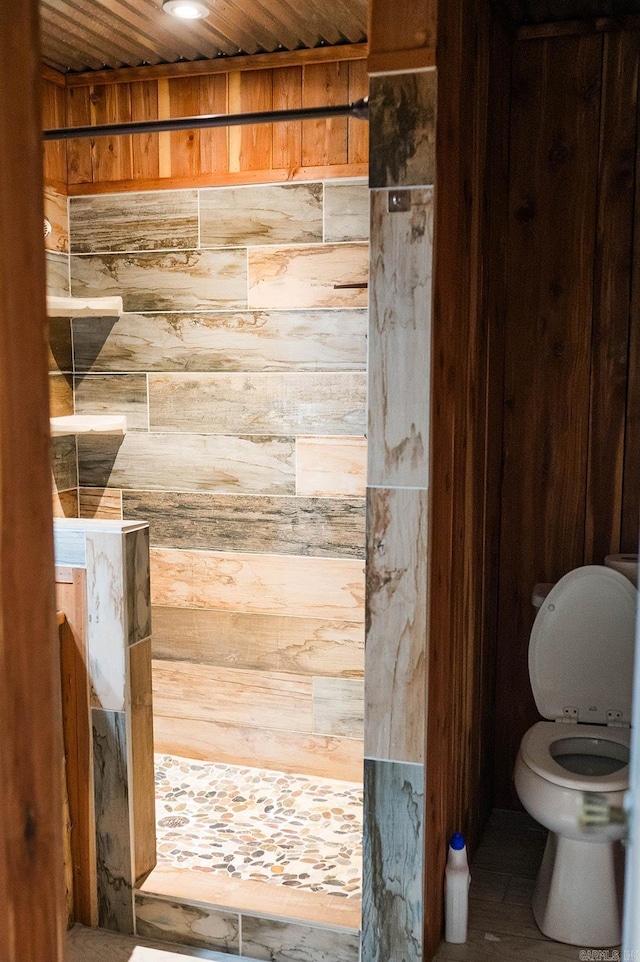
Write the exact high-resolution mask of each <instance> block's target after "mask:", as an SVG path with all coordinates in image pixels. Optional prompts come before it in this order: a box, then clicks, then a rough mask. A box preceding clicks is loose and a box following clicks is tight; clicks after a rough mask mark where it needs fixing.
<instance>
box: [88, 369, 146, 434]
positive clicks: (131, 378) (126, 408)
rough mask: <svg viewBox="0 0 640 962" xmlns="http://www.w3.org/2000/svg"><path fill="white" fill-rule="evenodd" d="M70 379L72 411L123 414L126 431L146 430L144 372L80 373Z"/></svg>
mask: <svg viewBox="0 0 640 962" xmlns="http://www.w3.org/2000/svg"><path fill="white" fill-rule="evenodd" d="M73 381H74V395H75V402H76V414H124V415H125V416H126V418H127V431H147V430H148V428H149V412H148V406H147V378H146V375H144V374H82V375H77V374H76V376H75V377H74V379H73Z"/></svg>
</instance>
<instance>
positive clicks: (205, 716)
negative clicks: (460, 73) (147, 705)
mask: <svg viewBox="0 0 640 962" xmlns="http://www.w3.org/2000/svg"><path fill="white" fill-rule="evenodd" d="M153 703H154V708H155V712H156V715H159V716H164V717H173V718H188V719H191V720H194V721H197V720H202V721H209V722H215V723H217V724H222V725H234V726H236V727H238V728H245V727H247V728H268V729H273V728H275V729H280V730H283V731H289V732H295V731H297V732H311V731H313V689H312V682H311V679H310V678H305V677H303V676H302V675H290V674H286V673H284V672H282V673H276V672H267V671H248V670H246V669H235V668H219V667H216V666H213V665H201V664H197V665H196V664H194V663H193V662H180V661H154V663H153Z"/></svg>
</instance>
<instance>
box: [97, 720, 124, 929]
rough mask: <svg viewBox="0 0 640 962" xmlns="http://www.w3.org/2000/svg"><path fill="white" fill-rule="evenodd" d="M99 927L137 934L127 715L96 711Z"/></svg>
mask: <svg viewBox="0 0 640 962" xmlns="http://www.w3.org/2000/svg"><path fill="white" fill-rule="evenodd" d="M91 718H92V724H93V758H94V767H93V771H94V790H95V818H96V871H97V881H98V925H99V926H100V927H101V928H105V929H113V930H115V931H117V932H133V931H134V919H133V864H132V853H131V839H130V834H129V832H130V828H129V775H128V769H127V742H126V738H127V735H126V720H125V714H124V712H120V711H102V709H96V708H93V709H92V711H91Z"/></svg>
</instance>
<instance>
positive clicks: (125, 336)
mask: <svg viewBox="0 0 640 962" xmlns="http://www.w3.org/2000/svg"><path fill="white" fill-rule="evenodd" d="M73 335H74V350H75V362H76V371H96V372H97V371H114V372H115V371H117V372H121V371H259V372H264V371H286V370H289V371H341V370H343V371H363V370H364V369H365V366H366V357H367V312H366V311H365V310H341V311H334V310H324V311H323V310H317V311H313V310H308V311H219V312H216V313H202V314H188V313H181V314H123V315H122V316H121V317H120V318H119V320H117V321H115V323H114V322H113V321H112V320H110V319H106V318H105V319H100V318H92V319H91V320H87V319H84V318H78V319H75V320H74V321H73ZM64 369H65V370H68V368H64Z"/></svg>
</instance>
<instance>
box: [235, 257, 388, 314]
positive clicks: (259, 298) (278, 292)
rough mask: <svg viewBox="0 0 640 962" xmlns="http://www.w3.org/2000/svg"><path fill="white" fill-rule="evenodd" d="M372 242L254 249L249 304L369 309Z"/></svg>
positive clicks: (283, 307) (269, 306) (250, 274)
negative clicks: (368, 286)
mask: <svg viewBox="0 0 640 962" xmlns="http://www.w3.org/2000/svg"><path fill="white" fill-rule="evenodd" d="M368 274H369V248H368V246H367V244H324V245H323V246H317V247H316V246H312V247H271V248H270V247H253V248H250V249H249V307H250V308H252V309H257V310H265V309H266V310H268V309H271V308H280V309H286V308H295V307H298V308H309V307H366V306H367V291H366V286H363V285H366V283H367V278H368Z"/></svg>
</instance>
